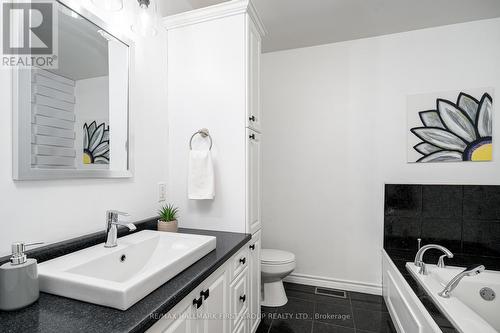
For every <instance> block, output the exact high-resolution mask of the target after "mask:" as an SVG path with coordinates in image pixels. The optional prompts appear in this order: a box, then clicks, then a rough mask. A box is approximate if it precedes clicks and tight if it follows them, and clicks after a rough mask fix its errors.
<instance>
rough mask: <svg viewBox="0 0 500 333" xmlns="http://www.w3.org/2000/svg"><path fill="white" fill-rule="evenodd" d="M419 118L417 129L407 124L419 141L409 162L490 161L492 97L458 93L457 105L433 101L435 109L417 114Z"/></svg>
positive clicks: (443, 101)
mask: <svg viewBox="0 0 500 333" xmlns="http://www.w3.org/2000/svg"><path fill="white" fill-rule="evenodd" d="M455 96H456V95H455ZM413 105H415V103H413ZM411 111H412V110H409V112H411ZM410 118H411V116H410V115H409V123H410ZM418 118H419V120H420V122H421V125H420V124H419V125H420V126H417V127H411V125H410V132H411V133H412V134H413V135H414V137H415V138H418V140H420V142H418V143H417V144H415V145H414V146H413V147H412V148H413V150H414V151H415V152H417V153H418V155H417V158H416V159H415V158H413V160H412V159H411V158H410V157H409V162H418V163H426V162H459V161H491V160H492V158H493V141H492V138H493V98H492V96H491V95H490V94H489V93H488V92H482V93H481V94H480V95H478V96H477V97H474V96H473V95H471V94H467V93H464V92H460V93H458V97H456V102H452V101H451V100H450V99H446V98H436V99H435V109H433V110H425V111H418ZM409 156H410V155H409Z"/></svg>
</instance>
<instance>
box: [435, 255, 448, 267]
mask: <svg viewBox="0 0 500 333" xmlns="http://www.w3.org/2000/svg"><path fill="white" fill-rule="evenodd" d="M445 257H448V256H447V255H446V254H443V255H442V256H440V257H439V260H438V263H437V267H439V268H446V265H445V264H444V258H445Z"/></svg>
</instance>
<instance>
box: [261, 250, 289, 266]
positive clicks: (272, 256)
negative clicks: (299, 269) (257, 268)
mask: <svg viewBox="0 0 500 333" xmlns="http://www.w3.org/2000/svg"><path fill="white" fill-rule="evenodd" d="M260 261H261V262H262V263H264V264H268V265H269V264H287V263H290V262H293V261H295V255H294V254H293V253H291V252H287V251H281V250H273V249H262V251H261V254H260Z"/></svg>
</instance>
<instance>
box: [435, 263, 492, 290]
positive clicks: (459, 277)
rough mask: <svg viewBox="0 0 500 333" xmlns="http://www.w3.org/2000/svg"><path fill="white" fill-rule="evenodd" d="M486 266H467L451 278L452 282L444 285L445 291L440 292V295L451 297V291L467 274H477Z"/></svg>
mask: <svg viewBox="0 0 500 333" xmlns="http://www.w3.org/2000/svg"><path fill="white" fill-rule="evenodd" d="M485 269H486V268H485V267H484V266H483V265H474V266H470V267H467V268H466V269H464V270H463V271H462V272H461V273H459V274H457V275H456V276H455V277H454V278H453V279H451V281H450V282H448V284H447V285H446V287H444V289H443V291H441V292H440V293H438V295H439V296H441V297H444V298H450V293H451V292H452V291H453V289H455V288H456V287H457V286H458V284H459V283H460V281H462V279H463V278H464V277H466V276H476V275H478V274H479V273H481V272H482V271H484V270H485Z"/></svg>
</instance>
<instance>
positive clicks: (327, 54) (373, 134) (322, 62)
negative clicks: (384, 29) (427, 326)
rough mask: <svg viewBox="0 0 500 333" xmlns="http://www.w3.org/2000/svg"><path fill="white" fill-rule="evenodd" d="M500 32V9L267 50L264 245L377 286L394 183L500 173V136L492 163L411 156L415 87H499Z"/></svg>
mask: <svg viewBox="0 0 500 333" xmlns="http://www.w3.org/2000/svg"><path fill="white" fill-rule="evenodd" d="M499 41H500V19H494V20H485V21H478V22H471V23H466V24H459V25H452V26H446V27H440V28H433V29H426V30H419V31H413V32H407V33H401V34H395V35H388V36H382V37H377V38H370V39H361V40H355V41H350V42H343V43H337V44H329V45H322V46H316V47H311V48H303V49H294V50H289V51H283V52H275V53H267V54H264V55H263V59H262V65H263V69H262V70H263V103H264V107H263V109H264V121H263V126H264V131H263V132H264V133H265V135H264V136H263V151H264V156H263V179H264V181H263V184H264V189H263V191H264V193H263V198H264V202H263V246H264V247H273V248H282V249H286V250H290V251H293V252H294V253H295V254H296V256H297V269H296V271H295V273H297V274H298V275H304V274H305V275H313V276H321V277H325V278H326V280H325V281H326V282H325V283H332V284H335V282H339V281H340V282H345V281H348V282H349V281H351V282H354V283H355V284H356V283H357V284H358V287H359V286H361V287H368V288H370V287H375V289H376V287H377V286H380V284H381V255H380V252H381V249H382V243H383V196H384V183H447V184H448V183H450V184H500V144H498V145H495V147H494V158H495V162H492V163H469V164H463V163H461V164H428V165H417V164H407V163H406V159H407V147H406V139H407V133H406V131H407V125H406V97H407V95H410V94H416V93H427V92H439V91H451V90H460V89H467V88H482V87H493V88H495V90H496V93H497V95H498V92H499V91H500V42H499ZM494 98H495V97H494ZM494 102H495V100H494ZM497 110H498V107H497ZM495 116H498V115H495ZM497 118H498V117H497ZM499 126H500V122H498V121H496V120H495V131H496V133H495V135H500V132H499V130H500V128H499ZM332 281H333V282H332ZM372 289H373V288H372Z"/></svg>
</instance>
